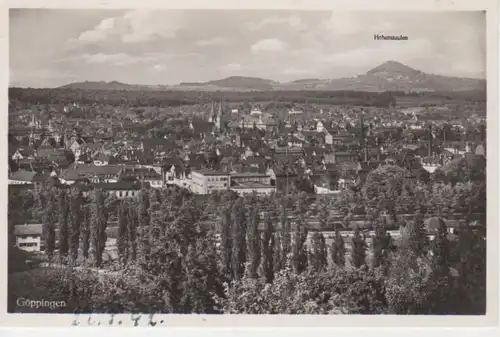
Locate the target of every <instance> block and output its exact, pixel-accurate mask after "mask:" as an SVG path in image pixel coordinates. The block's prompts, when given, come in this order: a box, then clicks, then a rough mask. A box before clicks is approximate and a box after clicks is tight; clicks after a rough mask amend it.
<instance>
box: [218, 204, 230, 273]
mask: <svg viewBox="0 0 500 337" xmlns="http://www.w3.org/2000/svg"><path fill="white" fill-rule="evenodd" d="M220 241H221V245H220V250H221V252H220V256H221V264H222V273H223V275H225V276H226V277H229V278H230V277H231V276H232V249H233V248H232V247H233V245H232V236H231V208H230V206H229V205H227V206H225V207H224V208H223V210H222V214H221V228H220Z"/></svg>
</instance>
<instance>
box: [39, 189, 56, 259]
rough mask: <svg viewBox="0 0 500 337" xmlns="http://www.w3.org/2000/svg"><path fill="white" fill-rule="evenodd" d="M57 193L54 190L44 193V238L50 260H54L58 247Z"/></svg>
mask: <svg viewBox="0 0 500 337" xmlns="http://www.w3.org/2000/svg"><path fill="white" fill-rule="evenodd" d="M56 193H57V191H56V190H55V189H54V188H51V189H48V190H47V191H46V192H45V193H43V200H44V201H45V202H44V203H43V216H42V223H43V237H44V240H45V251H46V252H47V256H48V257H49V259H52V257H53V254H54V250H55V247H56V212H57V203H56Z"/></svg>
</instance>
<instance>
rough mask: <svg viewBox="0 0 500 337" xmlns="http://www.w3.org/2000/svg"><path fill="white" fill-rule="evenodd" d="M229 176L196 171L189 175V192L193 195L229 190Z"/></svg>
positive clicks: (217, 172)
mask: <svg viewBox="0 0 500 337" xmlns="http://www.w3.org/2000/svg"><path fill="white" fill-rule="evenodd" d="M230 182H231V181H230V175H229V173H226V172H219V171H213V170H196V171H192V173H191V186H190V187H191V191H192V192H193V193H195V194H210V193H211V192H212V191H223V190H227V189H229V186H230Z"/></svg>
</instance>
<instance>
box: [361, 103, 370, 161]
mask: <svg viewBox="0 0 500 337" xmlns="http://www.w3.org/2000/svg"><path fill="white" fill-rule="evenodd" d="M364 114H365V112H364V110H361V118H360V124H361V125H360V127H361V139H360V142H359V143H360V145H361V147H362V148H363V153H364V156H363V160H364V162H365V163H366V162H367V161H368V144H367V142H366V134H365V121H364Z"/></svg>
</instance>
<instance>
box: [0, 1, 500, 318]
mask: <svg viewBox="0 0 500 337" xmlns="http://www.w3.org/2000/svg"><path fill="white" fill-rule="evenodd" d="M486 17H487V16H486V11H444V10H443V11H433V12H431V11H352V10H351V11H336V10H332V9H329V10H291V9H290V10H246V9H239V10H238V9H210V10H209V9H204V10H202V9H185V10H181V9H155V10H152V9H140V8H129V9H103V8H101V9H99V8H94V9H92V8H88V9H86V8H80V9H72V8H65V9H63V8H17V9H16V8H11V9H10V10H9V23H8V27H9V33H8V40H9V42H8V44H9V50H8V54H9V88H8V130H6V131H5V133H6V134H7V133H8V198H6V199H5V201H4V202H6V203H7V202H8V206H7V211H8V212H7V213H8V214H7V215H8V219H7V221H6V223H7V225H6V226H5V227H4V229H5V230H6V231H8V234H5V235H4V236H5V237H7V238H8V256H7V258H8V261H6V262H5V263H4V268H6V269H8V272H7V274H6V278H7V283H8V285H7V286H8V290H7V299H6V301H5V302H6V307H7V308H6V310H7V312H8V313H10V314H25V313H31V314H33V313H36V314H72V315H73V316H75V314H77V315H76V316H75V317H78V315H87V316H85V317H88V315H89V314H128V315H130V314H139V313H140V314H142V315H144V317H150V318H151V317H153V315H160V314H203V315H226V314H233V315H234V314H246V315H360V314H362V315H469V316H484V315H486V314H487V301H489V298H488V297H487V290H486V289H487V287H486V285H487V282H486V279H487V277H486V276H487V264H486V262H487V258H486V257H487V253H486V252H487V249H486V248H487V242H489V241H488V240H487V230H486V229H487V223H486V222H487V218H486V214H487V213H486V202H487V184H486V182H487V179H486V171H487V170H486V166H487V158H486V157H487V153H488V151H487V143H486V139H487V137H486V135H487V130H488V131H490V129H489V128H488V127H487V118H486V116H487V106H488V104H487V95H486V93H487V72H486V70H487V66H486V65H487V29H486V27H487V24H486V21H487V20H486ZM488 85H489V82H488ZM489 99H490V97H488V100H489ZM6 105H7V102H6ZM5 115H6V116H7V114H5ZM5 124H7V123H5ZM491 146H493V145H491ZM6 152H7V151H6ZM488 178H490V176H488ZM493 240H494V241H493V244H495V245H497V241H496V240H497V238H495V237H493ZM6 241H7V240H6ZM6 250H7V249H6ZM493 300H494V299H493ZM4 310H5V309H4ZM148 315H149V316H148ZM73 316H72V317H73ZM80 317H83V316H80ZM111 317H112V316H111ZM132 317H133V316H132ZM457 319H458V320H460V318H457ZM75 321H76V320H75ZM89 322H90V318H89ZM78 324H80V322H76V323H75V325H78ZM83 324H87V321H86V318H85V322H83V320H82V325H83ZM106 324H107V321H106ZM110 324H111V323H110ZM120 324H121V322H120ZM155 324H156V323H155Z"/></svg>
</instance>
